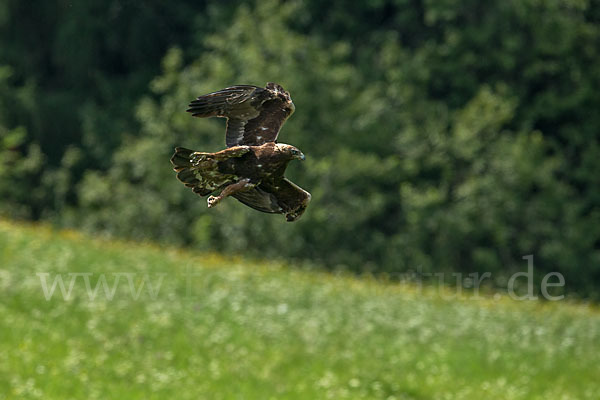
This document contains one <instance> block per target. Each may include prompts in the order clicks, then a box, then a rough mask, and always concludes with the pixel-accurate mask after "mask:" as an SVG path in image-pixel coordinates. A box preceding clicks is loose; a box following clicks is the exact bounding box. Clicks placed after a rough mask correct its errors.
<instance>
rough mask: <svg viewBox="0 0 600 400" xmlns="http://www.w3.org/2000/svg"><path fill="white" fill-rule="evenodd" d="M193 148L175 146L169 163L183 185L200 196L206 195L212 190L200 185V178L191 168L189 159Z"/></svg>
mask: <svg viewBox="0 0 600 400" xmlns="http://www.w3.org/2000/svg"><path fill="white" fill-rule="evenodd" d="M192 153H194V151H193V150H190V149H186V148H184V147H177V148H175V154H173V157H171V164H173V169H174V170H175V172H177V179H179V180H180V181H181V182H182V183H183V184H184V185H185V186H187V187H190V188H192V190H193V192H194V193H197V194H199V195H200V196H206V195H208V194H210V193H211V192H212V190H209V189H207V188H204V187H202V185H201V184H200V180H198V178H197V175H196V173H197V171H195V170H194V169H193V164H192V161H191V158H192Z"/></svg>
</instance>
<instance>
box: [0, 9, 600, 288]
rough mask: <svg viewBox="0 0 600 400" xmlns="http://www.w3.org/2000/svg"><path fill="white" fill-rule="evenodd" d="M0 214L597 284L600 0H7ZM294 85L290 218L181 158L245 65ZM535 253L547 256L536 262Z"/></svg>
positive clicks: (235, 245) (370, 267)
mask: <svg viewBox="0 0 600 400" xmlns="http://www.w3.org/2000/svg"><path fill="white" fill-rule="evenodd" d="M0 42H1V43H0V198H1V202H0V215H2V216H4V217H6V218H11V219H22V220H34V221H40V220H41V221H46V222H48V223H51V224H53V225H56V226H59V227H69V228H76V229H81V230H85V231H88V232H92V233H93V234H95V235H112V236H116V237H124V238H132V239H135V240H146V239H149V240H153V241H158V242H161V243H166V244H171V245H177V246H190V247H193V248H199V249H203V250H211V251H218V252H225V253H234V254H246V255H250V256H252V257H255V256H258V257H262V258H265V257H267V258H274V259H281V260H290V262H294V263H310V264H311V265H317V266H320V267H323V268H326V269H331V270H335V269H344V270H350V271H355V272H359V273H361V272H370V273H377V274H380V273H386V274H392V275H393V274H398V273H403V272H407V271H411V270H417V269H418V270H421V271H423V272H462V273H470V272H491V273H492V275H493V279H494V284H495V285H497V286H502V285H504V284H505V283H506V279H507V277H508V276H510V275H511V274H513V273H514V272H516V271H523V270H525V269H526V264H525V261H524V260H523V259H522V257H523V256H525V255H528V254H533V255H534V257H535V268H536V275H535V279H536V280H537V281H539V280H541V279H542V277H543V274H545V273H547V272H550V271H557V272H560V273H562V274H563V275H564V277H565V280H566V287H565V289H566V291H567V293H569V294H571V295H577V296H580V297H585V298H592V299H598V298H600V185H598V177H599V176H600V134H599V132H600V112H599V110H600V67H599V66H600V3H599V2H596V1H586V0H545V1H540V0H504V1H487V2H482V1H479V0H461V1H458V0H435V1H434V0H372V1H362V2H352V5H351V6H349V4H348V3H347V2H336V1H330V2H322V1H316V0H303V1H277V0H264V1H251V0H249V1H217V0H215V1H203V2H200V1H184V0H180V1H177V2H166V1H159V0H151V1H144V2H139V1H127V0H110V1H106V0H102V1H100V0H89V1H85V2H83V1H64V0H61V1H57V0H49V1H48V0H44V1H42V0H31V1H28V2H23V1H18V0H3V1H0ZM271 81H272V82H277V83H279V84H281V85H282V86H283V87H284V88H285V89H286V90H288V91H289V92H290V93H291V95H292V98H293V100H294V103H295V104H296V112H295V114H294V115H293V116H292V118H291V119H290V120H288V122H287V123H286V125H285V126H284V128H283V130H282V133H281V136H280V140H281V141H282V142H285V143H290V144H293V145H295V146H297V147H298V148H300V149H301V150H302V151H303V152H304V153H305V154H306V156H307V160H306V162H304V163H293V164H291V165H290V167H289V168H288V177H290V178H291V179H292V180H293V181H294V182H296V183H298V184H299V185H300V186H302V187H303V188H306V189H307V190H309V191H310V192H311V193H312V194H313V201H312V203H311V206H310V207H309V209H308V210H307V212H306V213H305V215H304V216H303V217H302V219H300V220H299V221H298V222H297V223H293V224H290V223H286V222H285V219H284V218H282V217H280V216H272V215H267V214H261V213H258V212H255V211H253V210H251V209H249V208H247V207H244V206H242V205H241V204H239V203H237V202H236V201H233V200H229V201H227V202H224V203H223V204H222V205H220V206H219V207H218V208H216V209H213V210H208V209H207V207H206V202H205V201H204V199H201V198H199V197H197V196H195V195H193V194H192V193H191V191H190V190H188V189H186V188H184V187H183V185H181V184H180V183H179V182H178V181H177V180H176V179H175V174H174V173H173V171H172V169H171V165H170V163H169V158H170V156H171V154H172V152H173V148H174V147H175V146H184V147H189V148H193V149H196V150H201V151H217V150H220V149H222V148H223V147H224V121H223V120H201V119H194V118H191V117H190V116H189V115H188V114H187V113H186V112H185V109H186V107H187V104H188V102H189V101H190V100H192V99H193V98H195V97H196V96H198V95H201V94H205V93H208V92H211V91H215V90H218V89H221V88H224V87H226V86H230V85H233V84H253V85H259V86H264V85H265V84H266V83H267V82H271ZM538 272H539V273H538Z"/></svg>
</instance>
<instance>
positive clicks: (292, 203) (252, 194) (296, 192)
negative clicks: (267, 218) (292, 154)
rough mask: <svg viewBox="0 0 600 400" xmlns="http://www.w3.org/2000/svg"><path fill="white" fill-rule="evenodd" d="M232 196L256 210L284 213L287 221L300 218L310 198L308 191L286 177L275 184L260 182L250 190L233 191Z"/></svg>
mask: <svg viewBox="0 0 600 400" xmlns="http://www.w3.org/2000/svg"><path fill="white" fill-rule="evenodd" d="M233 197H235V198H236V199H238V200H239V201H240V202H242V203H244V204H245V205H247V206H248V207H251V208H254V209H255V210H258V211H262V212H265V213H271V214H285V216H286V218H287V220H288V221H289V222H292V221H295V220H297V219H298V218H300V216H301V215H302V214H303V213H304V210H306V207H308V203H309V202H310V198H311V196H310V193H308V192H307V191H306V190H304V189H302V188H301V187H300V186H298V185H296V184H295V183H293V182H292V181H290V180H288V179H286V178H283V179H281V180H280V181H278V182H276V183H275V184H266V183H261V184H260V185H258V186H257V187H255V188H254V189H252V190H248V191H245V192H238V193H235V194H234V195H233Z"/></svg>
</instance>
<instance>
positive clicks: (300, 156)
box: [298, 153, 306, 161]
mask: <svg viewBox="0 0 600 400" xmlns="http://www.w3.org/2000/svg"><path fill="white" fill-rule="evenodd" d="M298 160H300V161H304V160H306V157H305V156H304V153H300V155H299V156H298Z"/></svg>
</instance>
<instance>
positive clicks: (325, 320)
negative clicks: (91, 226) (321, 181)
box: [0, 220, 600, 400]
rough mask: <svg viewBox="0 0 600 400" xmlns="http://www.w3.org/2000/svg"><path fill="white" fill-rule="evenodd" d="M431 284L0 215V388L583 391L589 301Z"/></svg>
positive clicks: (42, 392)
mask: <svg viewBox="0 0 600 400" xmlns="http://www.w3.org/2000/svg"><path fill="white" fill-rule="evenodd" d="M69 274H70V275H69ZM57 277H60V278H61V279H62V280H63V284H64V288H63V289H64V290H65V295H63V292H62V291H61V287H60V284H59V283H58V281H57V280H55V279H56V278H57ZM102 279H106V282H107V286H106V290H107V291H106V292H105V290H104V287H102V286H98V287H96V284H98V282H100V283H102V282H103V281H102ZM86 280H87V285H88V286H89V287H88V286H86ZM44 282H45V284H46V286H45V287H44V285H43V283H44ZM55 282H56V286H55V287H54V292H52V290H51V289H52V284H53V283H55ZM115 282H116V284H115ZM71 283H72V287H71V291H70V295H69V296H66V294H67V293H66V292H68V291H69V286H70V285H71ZM96 288H97V291H96V292H95V293H94V291H93V290H94V289H96ZM44 289H45V290H44ZM113 289H114V292H112V290H113ZM436 293H437V291H436V290H434V289H425V290H422V291H421V290H418V288H417V287H415V286H410V285H393V284H384V283H379V282H375V281H373V280H367V279H363V280H361V279H357V278H353V277H348V276H334V275H329V274H326V273H320V272H314V271H306V270H300V269H297V268H293V267H284V266H281V265H277V264H273V263H267V262H250V261H245V260H241V259H232V258H229V259H228V258H223V257H220V256H218V255H214V254H213V255H211V254H202V253H195V252H192V251H182V250H177V249H170V248H161V247H158V246H154V245H146V244H134V243H128V242H116V241H108V240H98V239H91V238H89V237H86V236H83V235H80V234H77V233H74V232H60V231H53V230H51V229H49V228H46V227H38V226H21V225H17V224H14V223H10V222H6V221H1V220H0V399H34V398H39V399H389V400H391V399H511V400H515V399H597V398H598V393H600V380H599V379H598V378H599V377H600V312H599V311H598V310H597V308H595V307H589V306H584V305H573V304H569V303H567V302H565V301H558V302H553V303H550V302H535V301H520V302H519V301H513V300H511V299H509V298H507V297H505V296H496V297H491V298H488V299H485V300H474V299H472V298H469V297H468V296H466V297H465V298H462V299H455V300H444V299H443V298H441V297H440V296H438V295H437V294H436Z"/></svg>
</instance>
